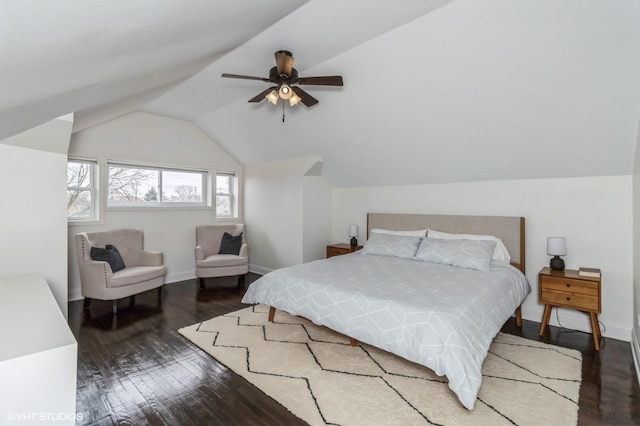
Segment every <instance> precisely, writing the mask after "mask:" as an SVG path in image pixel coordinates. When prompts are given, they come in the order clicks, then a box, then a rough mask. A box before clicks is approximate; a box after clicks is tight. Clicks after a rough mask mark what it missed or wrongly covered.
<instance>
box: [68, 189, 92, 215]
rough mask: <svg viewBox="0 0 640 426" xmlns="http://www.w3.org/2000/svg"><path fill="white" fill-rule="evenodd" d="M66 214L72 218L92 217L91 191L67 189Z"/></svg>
mask: <svg viewBox="0 0 640 426" xmlns="http://www.w3.org/2000/svg"><path fill="white" fill-rule="evenodd" d="M67 216H68V217H70V218H74V219H91V218H93V209H92V205H91V191H78V190H71V189H70V190H67Z"/></svg>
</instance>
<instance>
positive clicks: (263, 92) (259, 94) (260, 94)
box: [249, 86, 278, 102]
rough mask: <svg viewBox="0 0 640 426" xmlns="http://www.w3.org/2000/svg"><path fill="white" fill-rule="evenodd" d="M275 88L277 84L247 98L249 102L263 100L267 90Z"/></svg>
mask: <svg viewBox="0 0 640 426" xmlns="http://www.w3.org/2000/svg"><path fill="white" fill-rule="evenodd" d="M277 88H278V86H273V87H269V88H268V89H264V90H263V91H262V92H260V93H258V94H257V95H256V96H254V97H253V98H251V99H249V102H260V101H262V100H264V97H265V96H267V94H268V93H269V92H271V91H272V90H276V89H277Z"/></svg>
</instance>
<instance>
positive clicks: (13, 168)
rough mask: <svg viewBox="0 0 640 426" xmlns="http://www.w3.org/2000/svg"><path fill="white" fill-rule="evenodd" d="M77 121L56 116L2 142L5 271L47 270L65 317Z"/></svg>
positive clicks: (0, 254)
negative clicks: (70, 171) (70, 163)
mask: <svg viewBox="0 0 640 426" xmlns="http://www.w3.org/2000/svg"><path fill="white" fill-rule="evenodd" d="M72 124H73V123H72V121H70V118H69V117H67V118H65V119H56V120H52V121H50V122H48V123H45V124H43V125H41V126H38V127H35V128H33V129H30V130H27V131H26V132H23V133H20V134H18V135H15V136H12V137H10V138H7V139H4V140H2V141H0V194H1V197H2V206H3V208H2V210H1V211H0V219H1V220H0V240H1V241H2V244H0V275H19V274H28V273H41V274H42V275H43V276H44V277H45V279H46V281H47V283H48V284H49V287H50V288H51V291H52V293H53V295H54V297H55V299H56V302H57V303H58V306H59V307H60V310H61V311H62V313H63V314H64V316H65V318H66V317H67V301H68V292H67V234H66V230H67V205H66V192H67V155H66V152H67V148H68V146H69V138H70V136H71V127H72ZM25 309H28V307H25Z"/></svg>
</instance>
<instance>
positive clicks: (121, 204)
mask: <svg viewBox="0 0 640 426" xmlns="http://www.w3.org/2000/svg"><path fill="white" fill-rule="evenodd" d="M112 167H121V168H129V169H139V170H145V171H152V172H155V173H156V174H157V175H156V176H157V188H156V192H157V200H156V201H114V200H110V199H109V196H110V182H109V179H110V173H111V168H112ZM106 170H107V172H106V173H105V177H104V185H105V206H106V208H107V209H193V208H206V207H207V206H208V205H209V204H208V189H207V188H208V185H207V183H208V181H209V171H208V170H206V169H198V168H187V167H174V166H162V165H151V164H142V163H134V162H129V161H117V160H107V166H106ZM163 172H177V173H190V174H198V175H200V179H201V182H200V185H201V187H200V190H201V194H200V196H201V197H202V200H201V201H197V202H193V201H192V202H189V201H171V200H167V201H163V194H164V185H163Z"/></svg>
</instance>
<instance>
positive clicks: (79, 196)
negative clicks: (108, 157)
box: [67, 159, 97, 221]
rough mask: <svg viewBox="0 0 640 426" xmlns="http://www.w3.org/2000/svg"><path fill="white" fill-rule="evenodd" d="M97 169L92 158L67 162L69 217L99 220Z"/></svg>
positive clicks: (75, 219) (78, 219)
mask: <svg viewBox="0 0 640 426" xmlns="http://www.w3.org/2000/svg"><path fill="white" fill-rule="evenodd" d="M96 169H97V165H96V162H95V161H91V160H76V159H69V161H68V162H67V219H69V220H72V221H81V220H97V214H96V212H97V209H96V200H97V196H96Z"/></svg>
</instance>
